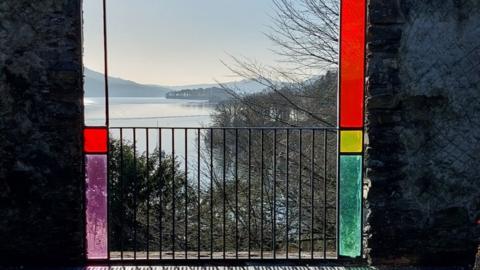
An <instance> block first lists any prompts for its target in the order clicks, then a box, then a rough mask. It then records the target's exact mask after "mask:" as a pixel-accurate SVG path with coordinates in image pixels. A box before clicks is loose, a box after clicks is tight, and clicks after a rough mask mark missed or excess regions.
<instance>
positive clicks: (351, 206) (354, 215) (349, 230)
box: [339, 155, 362, 258]
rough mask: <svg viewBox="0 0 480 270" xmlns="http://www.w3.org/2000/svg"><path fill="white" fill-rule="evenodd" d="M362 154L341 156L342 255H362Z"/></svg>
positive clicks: (340, 252)
mask: <svg viewBox="0 0 480 270" xmlns="http://www.w3.org/2000/svg"><path fill="white" fill-rule="evenodd" d="M361 215H362V156H360V155H354V156H350V155H341V156H340V232H339V234H340V235H339V242H340V250H339V254H340V256H346V257H353V258H354V257H358V256H360V255H361V241H362V237H361V235H362V217H361Z"/></svg>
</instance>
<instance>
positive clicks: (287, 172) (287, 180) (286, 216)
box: [285, 129, 290, 259]
mask: <svg viewBox="0 0 480 270" xmlns="http://www.w3.org/2000/svg"><path fill="white" fill-rule="evenodd" d="M285 146H286V148H287V150H286V165H287V168H286V179H285V185H286V187H285V190H286V191H285V193H286V195H285V200H286V207H285V208H286V212H285V223H286V226H285V234H286V240H285V247H286V254H285V258H286V259H288V248H289V238H290V235H289V223H288V221H289V220H288V212H289V209H288V206H289V203H288V202H289V199H288V195H289V179H288V176H289V175H288V174H289V167H290V160H289V158H290V130H289V129H287V138H286V145H285Z"/></svg>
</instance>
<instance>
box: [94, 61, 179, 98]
mask: <svg viewBox="0 0 480 270" xmlns="http://www.w3.org/2000/svg"><path fill="white" fill-rule="evenodd" d="M84 76H85V85H84V89H85V97H103V96H104V87H105V86H104V76H103V74H102V73H99V72H96V71H93V70H91V69H88V68H85V70H84ZM108 82H109V90H110V96H111V97H164V96H165V95H166V93H168V92H170V91H172V89H169V88H166V87H163V86H157V85H145V84H139V83H136V82H133V81H129V80H124V79H120V78H115V77H109V79H108Z"/></svg>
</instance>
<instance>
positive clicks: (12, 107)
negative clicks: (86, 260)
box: [0, 0, 84, 264]
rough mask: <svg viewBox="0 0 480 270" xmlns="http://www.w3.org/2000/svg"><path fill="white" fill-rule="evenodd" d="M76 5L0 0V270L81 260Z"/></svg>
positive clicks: (74, 0) (58, 0) (76, 1)
mask: <svg viewBox="0 0 480 270" xmlns="http://www.w3.org/2000/svg"><path fill="white" fill-rule="evenodd" d="M81 44H82V42H81V0H41V1H32V0H2V1H0V264H5V263H7V264H8V263H31V262H44V263H48V262H54V263H56V264H58V263H63V262H75V261H80V260H82V258H83V250H84V248H83V215H82V194H83V191H82V190H83V176H82V175H83V171H82V150H81V147H82V137H81V135H82V125H83V106H82V100H83V98H82V97H83V90H82V62H81V59H82V47H81Z"/></svg>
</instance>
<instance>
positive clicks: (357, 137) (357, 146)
mask: <svg viewBox="0 0 480 270" xmlns="http://www.w3.org/2000/svg"><path fill="white" fill-rule="evenodd" d="M362 151H363V131H361V130H341V131H340V152H341V153H361V152H362Z"/></svg>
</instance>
